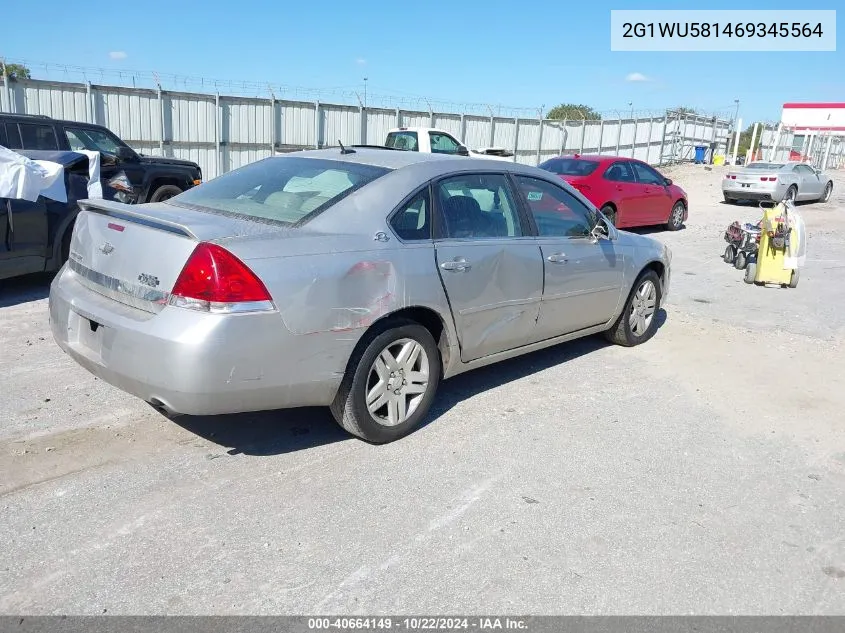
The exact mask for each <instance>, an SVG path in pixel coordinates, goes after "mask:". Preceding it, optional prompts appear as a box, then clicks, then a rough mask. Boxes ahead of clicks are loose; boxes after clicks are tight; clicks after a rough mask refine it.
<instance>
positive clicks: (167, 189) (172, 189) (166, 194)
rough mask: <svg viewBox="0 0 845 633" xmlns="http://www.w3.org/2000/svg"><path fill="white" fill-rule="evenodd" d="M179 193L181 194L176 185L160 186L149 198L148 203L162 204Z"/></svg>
mask: <svg viewBox="0 0 845 633" xmlns="http://www.w3.org/2000/svg"><path fill="white" fill-rule="evenodd" d="M180 193H182V190H181V189H180V188H179V187H177V186H176V185H162V186H161V187H159V188H158V189H156V190H155V191H154V192H153V195H151V196H150V202H164V201H165V200H169V199H170V198H172V197H173V196H178V195H179V194H180Z"/></svg>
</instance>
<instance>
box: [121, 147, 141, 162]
mask: <svg viewBox="0 0 845 633" xmlns="http://www.w3.org/2000/svg"><path fill="white" fill-rule="evenodd" d="M115 156H117V160H119V161H120V162H121V163H133V162H135V161H136V160H138V155H137V154H135V152H134V151H133V150H132V149H130V148H128V147H123V146H121V147H118V148H117V153H116V154H115Z"/></svg>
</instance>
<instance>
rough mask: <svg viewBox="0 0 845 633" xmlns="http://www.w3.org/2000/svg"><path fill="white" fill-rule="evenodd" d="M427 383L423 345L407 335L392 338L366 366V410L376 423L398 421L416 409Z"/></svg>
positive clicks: (427, 374) (427, 376)
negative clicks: (368, 366)
mask: <svg viewBox="0 0 845 633" xmlns="http://www.w3.org/2000/svg"><path fill="white" fill-rule="evenodd" d="M428 384H429V359H428V354H426V352H425V349H424V348H423V346H422V345H420V344H419V343H418V342H417V341H415V340H413V339H410V338H403V339H399V340H398V341H394V342H392V343H391V344H390V345H388V346H387V347H386V348H385V349H384V350H382V352H381V353H380V354H379V355H378V356H377V357H376V359H375V361H373V364H372V366H371V367H370V371H369V374H368V375H367V392H366V403H367V410H368V411H369V412H370V415H371V416H372V417H373V419H374V420H375V421H376V422H378V423H379V424H383V425H385V426H396V425H398V424H402V423H403V422H405V421H406V420H407V419H408V418H409V417H411V415H413V413H414V411H416V410H417V407H418V406H419V405H420V402H421V401H422V399H423V397H424V396H425V393H426V391H427V390H428Z"/></svg>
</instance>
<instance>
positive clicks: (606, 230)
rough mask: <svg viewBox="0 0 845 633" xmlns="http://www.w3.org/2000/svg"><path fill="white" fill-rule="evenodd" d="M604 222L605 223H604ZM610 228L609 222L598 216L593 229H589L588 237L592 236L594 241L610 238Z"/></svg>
mask: <svg viewBox="0 0 845 633" xmlns="http://www.w3.org/2000/svg"><path fill="white" fill-rule="evenodd" d="M605 222H607V224H606V225H605ZM611 231H613V229H612V228H611V225H610V222H609V221H608V220H606V219H605V218H599V221H598V222H596V225H595V226H594V227H593V230H592V231H590V237H592V238H593V241H594V242H598V241H599V240H610V239H613V238H612V237H611Z"/></svg>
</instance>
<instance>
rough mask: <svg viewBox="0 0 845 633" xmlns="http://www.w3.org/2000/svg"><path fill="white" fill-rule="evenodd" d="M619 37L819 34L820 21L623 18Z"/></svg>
mask: <svg viewBox="0 0 845 633" xmlns="http://www.w3.org/2000/svg"><path fill="white" fill-rule="evenodd" d="M622 29H623V34H622V37H627V38H635V37H781V38H790V37H814V36H815V37H821V36H822V35H824V30H823V28H822V23H821V22H816V23H815V24H812V23H809V22H804V23H803V24H802V23H801V22H770V23H766V22H756V23H755V22H739V23H736V24H734V23H732V22H728V23H726V24H721V23H719V22H648V23H645V22H625V23H624V24H623V25H622Z"/></svg>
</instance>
